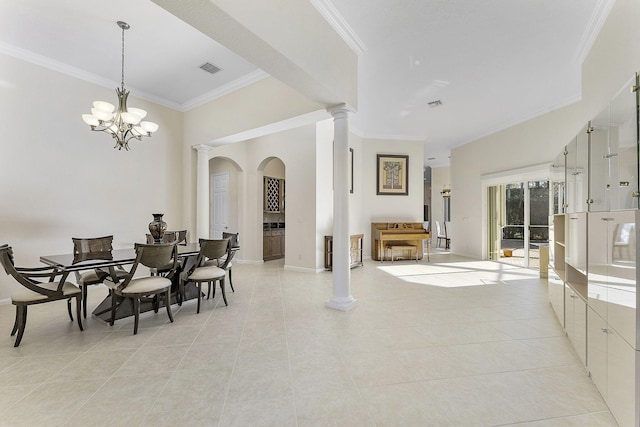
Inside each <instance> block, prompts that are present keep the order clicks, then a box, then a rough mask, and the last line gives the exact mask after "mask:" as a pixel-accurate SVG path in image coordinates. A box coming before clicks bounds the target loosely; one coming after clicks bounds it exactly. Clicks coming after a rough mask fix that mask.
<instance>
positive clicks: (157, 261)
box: [110, 243, 178, 335]
mask: <svg viewBox="0 0 640 427" xmlns="http://www.w3.org/2000/svg"><path fill="white" fill-rule="evenodd" d="M135 251H136V260H135V261H134V263H133V266H132V267H131V270H130V271H129V272H128V274H127V276H126V277H125V278H124V280H123V281H122V282H121V283H119V284H117V285H114V286H113V287H112V290H111V322H110V324H111V326H113V324H114V322H115V316H116V306H117V299H118V297H121V298H129V299H131V300H132V301H133V314H134V316H135V317H134V325H133V334H134V335H135V334H137V333H138V323H139V318H140V302H141V299H143V298H146V297H151V298H152V304H153V309H154V311H155V312H156V313H157V312H158V307H159V306H160V305H159V296H160V295H162V296H164V305H165V307H166V309H167V315H168V316H169V320H170V321H171V322H173V314H172V313H171V285H172V283H173V282H172V280H171V279H172V278H173V276H174V274H175V272H176V270H177V267H178V248H177V247H176V245H175V244H172V243H170V244H159V245H154V244H151V245H150V244H142V243H136V244H135ZM170 263H173V268H172V269H171V271H170V272H168V273H167V274H164V275H155V276H152V275H149V276H142V277H134V276H135V273H136V270H137V269H138V267H140V266H145V267H147V268H149V269H154V268H155V269H157V268H159V267H162V266H166V265H167V264H170Z"/></svg>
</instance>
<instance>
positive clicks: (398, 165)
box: [376, 154, 409, 196]
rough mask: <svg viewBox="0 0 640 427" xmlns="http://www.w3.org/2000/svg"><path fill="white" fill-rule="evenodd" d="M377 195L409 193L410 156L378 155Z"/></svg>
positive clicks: (403, 194)
mask: <svg viewBox="0 0 640 427" xmlns="http://www.w3.org/2000/svg"><path fill="white" fill-rule="evenodd" d="M376 195H379V196H380V195H385V196H386V195H389V196H408V195H409V156H407V155H400V154H378V155H377V165H376Z"/></svg>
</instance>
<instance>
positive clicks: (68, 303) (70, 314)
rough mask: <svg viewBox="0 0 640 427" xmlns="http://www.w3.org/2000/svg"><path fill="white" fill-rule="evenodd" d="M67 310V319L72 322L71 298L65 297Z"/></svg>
mask: <svg viewBox="0 0 640 427" xmlns="http://www.w3.org/2000/svg"><path fill="white" fill-rule="evenodd" d="M67 312H68V313H69V319H71V321H72V322H73V314H72V313H71V298H67Z"/></svg>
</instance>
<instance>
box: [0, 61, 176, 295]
mask: <svg viewBox="0 0 640 427" xmlns="http://www.w3.org/2000/svg"><path fill="white" fill-rule="evenodd" d="M95 100H105V101H109V102H111V103H114V102H116V94H115V87H114V88H113V89H107V88H103V87H99V86H95V85H92V84H89V83H86V82H84V81H80V80H77V79H75V78H72V77H69V76H66V75H63V74H60V73H58V72H54V71H51V70H48V69H46V68H43V67H40V66H36V65H32V64H29V63H26V62H24V61H21V60H18V59H15V58H12V57H9V56H5V55H0V117H2V120H1V121H0V135H2V137H1V139H0V179H1V181H2V185H1V186H0V244H4V243H8V244H9V245H11V246H13V248H14V252H15V255H16V263H17V265H21V266H41V264H40V262H39V257H40V256H41V255H50V254H60V253H70V252H71V251H72V249H73V246H72V243H71V238H72V237H91V236H101V235H107V234H113V235H114V246H115V247H130V246H131V245H133V243H134V242H144V241H145V234H146V233H147V232H148V224H149V222H151V220H152V219H153V218H152V216H151V214H152V213H164V214H165V216H164V218H165V221H166V222H167V224H168V226H169V228H170V229H179V228H184V227H185V224H184V221H183V211H182V205H183V200H182V191H181V190H182V152H181V148H182V114H181V113H178V112H175V111H172V110H169V109H167V108H164V107H161V106H157V105H154V104H152V103H149V102H146V101H142V100H139V99H136V97H135V93H132V94H131V96H130V97H129V105H130V106H137V107H140V108H143V109H145V110H147V111H148V113H149V114H148V117H149V119H150V120H153V121H154V122H157V123H158V124H159V125H160V129H159V130H158V132H157V133H155V134H154V135H153V136H152V137H151V138H148V139H147V140H145V141H142V142H138V141H134V142H132V143H131V151H128V152H127V151H118V150H114V149H113V148H112V147H113V145H114V144H113V142H112V140H111V138H110V137H109V136H107V135H106V134H104V133H99V132H91V131H90V130H89V127H88V126H87V125H86V124H85V123H84V122H83V121H82V118H81V114H82V113H87V112H89V110H90V107H91V104H92V102H93V101H95ZM39 112H44V114H39ZM16 288H17V285H16V284H15V283H14V281H13V280H12V279H10V278H8V277H7V276H5V275H4V274H0V300H2V299H6V298H8V297H9V295H10V293H11V292H12V291H13V290H14V289H16Z"/></svg>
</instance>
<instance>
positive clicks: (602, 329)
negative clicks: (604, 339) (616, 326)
mask: <svg viewBox="0 0 640 427" xmlns="http://www.w3.org/2000/svg"><path fill="white" fill-rule="evenodd" d="M600 330H601V331H602V332H604V333H605V334H608V333H609V332H610V331H609V329H607V328H600Z"/></svg>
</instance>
